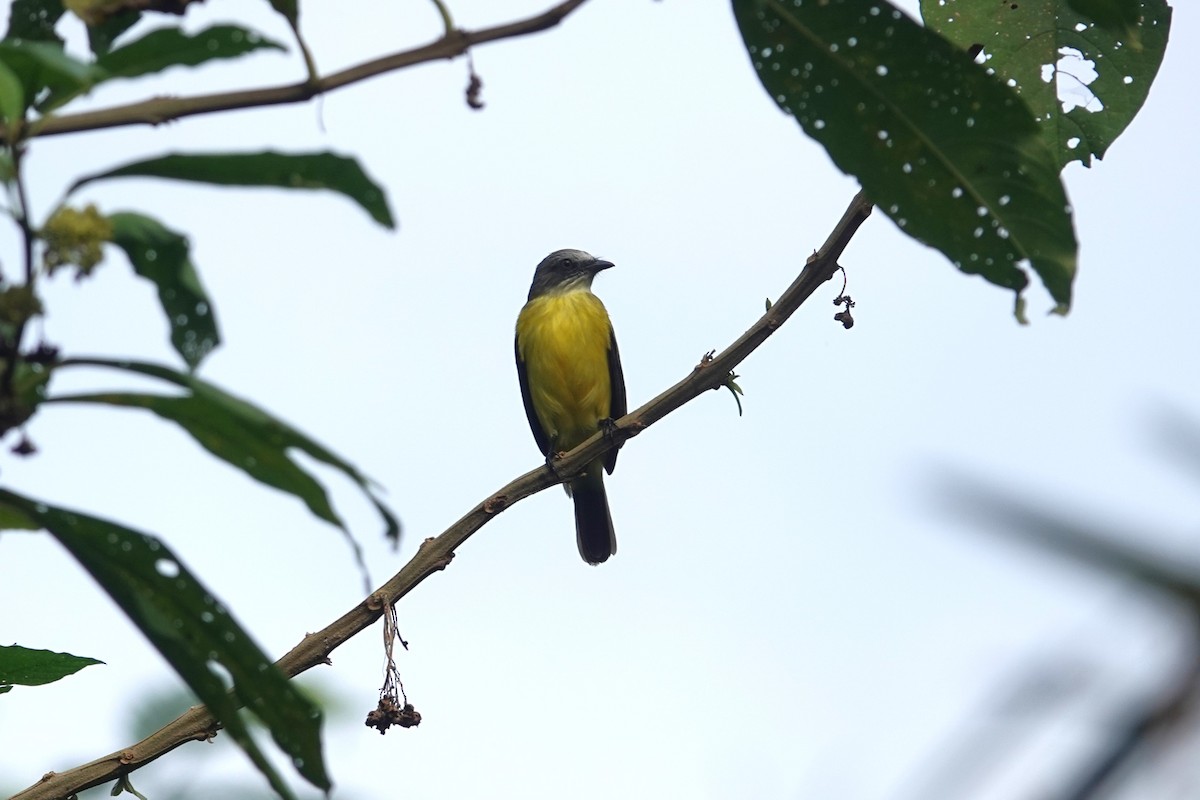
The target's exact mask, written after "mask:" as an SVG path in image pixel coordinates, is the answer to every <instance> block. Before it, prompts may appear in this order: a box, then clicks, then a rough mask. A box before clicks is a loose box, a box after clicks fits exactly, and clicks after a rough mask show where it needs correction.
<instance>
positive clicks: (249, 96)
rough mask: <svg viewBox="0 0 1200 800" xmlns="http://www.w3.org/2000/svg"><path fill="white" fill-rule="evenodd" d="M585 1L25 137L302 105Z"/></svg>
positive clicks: (540, 21)
mask: <svg viewBox="0 0 1200 800" xmlns="http://www.w3.org/2000/svg"><path fill="white" fill-rule="evenodd" d="M584 2H585V0H565V2H561V3H559V4H558V5H556V6H553V7H551V8H549V9H547V10H546V11H543V12H542V13H541V14H537V15H535V16H532V17H527V18H525V19H522V20H517V21H516V22H509V23H506V24H504V25H496V26H494V27H491V28H484V29H482V30H477V31H465V30H451V31H449V32H448V33H446V34H444V35H443V36H441V37H440V38H439V39H437V40H435V41H433V42H431V43H430V44H427V45H422V46H421V47H415V48H413V49H411V50H403V51H401V52H398V53H393V54H392V55H389V56H383V57H382V58H376V59H373V60H371V61H365V62H363V63H361V64H357V65H355V66H353V67H348V68H347V69H344V70H341V71H340V72H335V73H333V74H332V75H327V76H325V77H323V78H318V79H316V80H312V79H308V80H304V81H301V82H300V83H293V84H288V85H286V86H275V87H271V88H267V89H245V90H239V91H235V92H222V93H218V94H206V95H199V96H196V97H156V98H154V99H151V100H143V101H141V102H138V103H130V104H128V105H123V106H113V107H112V108H102V109H99V110H97V111H86V112H81V113H79V114H67V115H65V116H61V117H60V116H49V117H44V118H42V119H39V120H37V121H36V122H32V123H29V125H28V127H27V129H26V131H25V137H26V138H33V137H35V136H57V135H59V134H64V133H78V132H80V131H92V130H99V129H101V128H115V127H120V126H123V125H139V124H143V125H158V124H160V123H163V122H170V121H172V120H177V119H182V118H183V117H192V116H196V115H198V114H211V113H214V112H217V111H231V110H234V109H239V108H258V107H260V106H273V105H282V104H287V103H303V102H305V101H307V100H310V99H312V98H313V97H316V96H317V95H320V94H325V93H326V92H331V91H333V90H335V89H340V88H342V87H343V86H349V85H350V84H352V83H358V82H359V81H364V80H366V79H368V78H373V77H375V76H377V75H383V74H384V73H388V72H395V71H396V70H400V69H404V68H406V67H412V66H415V65H417V64H424V63H426V62H429V61H437V60H440V59H443V58H446V59H449V58H456V57H457V56H461V55H463V54H464V53H466V52H467V50H468V49H470V48H471V47H473V46H474V45H477V44H485V43H487V42H496V41H500V40H502V39H512V38H515V37H517V36H527V35H529V34H531V33H537V32H539V31H544V30H547V29H549V28H553V27H554V26H555V25H557V24H558V23H560V22H562V21H563V19H565V18H566V17H567V15H568V14H570V13H571V12H572V11H574V10H575V9H577V8H579V6H581V5H583V4H584ZM7 136H8V132H7V129H5V128H2V127H0V141H7Z"/></svg>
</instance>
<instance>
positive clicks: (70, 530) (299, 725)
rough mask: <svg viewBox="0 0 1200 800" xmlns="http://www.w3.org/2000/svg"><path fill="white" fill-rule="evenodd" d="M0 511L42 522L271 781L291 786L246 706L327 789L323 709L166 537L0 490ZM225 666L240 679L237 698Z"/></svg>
mask: <svg viewBox="0 0 1200 800" xmlns="http://www.w3.org/2000/svg"><path fill="white" fill-rule="evenodd" d="M0 506H7V507H9V508H12V509H14V510H15V511H17V512H19V513H21V514H23V515H25V516H28V517H29V518H31V519H33V520H36V521H37V522H38V524H40V525H41V526H42V527H44V528H45V529H46V530H47V531H49V532H50V534H51V535H52V536H54V538H55V539H57V540H58V541H59V543H60V544H62V546H63V547H65V548H66V549H67V551H68V552H70V554H71V555H72V556H73V557H74V558H75V560H77V561H78V562H79V563H80V565H81V566H82V567H83V568H84V569H86V570H87V571H88V572H89V573H90V574H91V576H92V577H93V578H95V580H96V582H97V583H98V584H100V587H101V588H102V589H104V591H105V592H107V593H108V595H109V597H111V598H112V599H113V601H114V602H116V604H117V605H118V606H119V607H120V608H121V610H122V611H123V612H125V615H126V616H128V617H129V619H130V621H131V622H133V624H135V625H136V626H137V627H138V628H139V629H140V630H141V631H142V633H143V634H145V636H146V638H147V639H149V640H150V643H151V644H153V645H154V647H155V648H157V649H158V651H159V653H161V654H162V656H163V658H165V659H166V660H167V662H168V663H169V664H170V665H171V666H172V667H173V668H174V669H175V671H176V672H177V673H179V676H180V677H181V678H183V680H184V681H185V682H186V683H187V685H188V686H189V687H190V688H191V690H192V691H193V692H195V693H196V696H197V697H199V698H200V699H201V700H202V701H203V702H204V704H205V705H207V706H208V708H209V710H210V711H211V712H212V714H213V716H214V717H216V718H217V719H218V720H219V721H220V722H221V724H222V725H223V726H224V727H225V729H226V730H227V731H229V733H230V735H231V736H232V737H233V738H234V740H235V741H236V742H237V743H238V744H239V745H240V746H241V748H242V749H243V750H244V751H245V752H246V754H247V755H248V756H250V758H251V760H252V761H253V762H254V764H255V765H256V766H257V767H258V769H259V771H261V772H262V773H263V774H264V775H265V776H266V777H267V778H268V780H269V781H270V783H271V786H272V788H274V789H275V791H276V792H277V793H278V794H279V795H281V796H282V797H289V798H290V797H292V793H291V792H290V790H289V789H288V788H287V784H285V783H284V782H283V779H282V778H281V777H280V776H279V774H278V772H276V770H275V768H274V767H273V766H272V765H271V763H270V762H269V761H268V760H267V758H266V756H265V755H264V754H263V753H262V751H261V750H260V749H259V747H258V745H257V744H256V743H255V742H254V740H253V739H252V738H251V736H250V732H249V729H248V727H247V725H246V720H244V719H243V718H242V716H241V714H240V713H239V710H238V708H239V706H241V705H244V706H245V707H246V708H248V709H249V710H250V711H252V712H254V715H255V716H257V717H258V718H259V719H260V720H262V721H263V723H264V724H265V725H266V726H267V727H268V729H270V731H271V737H272V738H273V739H274V740H275V743H276V744H277V745H279V747H280V749H282V750H283V751H284V752H285V753H287V754H288V756H289V757H290V758H291V760H292V762H293V763H294V764H295V765H296V768H297V769H298V770H299V771H300V773H301V774H302V775H303V776H304V777H305V778H307V779H308V780H309V782H311V783H312V784H313V785H315V786H318V787H320V788H322V789H325V790H328V789H329V786H330V781H329V775H328V774H327V773H326V771H325V764H324V761H323V759H322V755H321V713H320V710H319V709H317V707H316V706H314V705H313V704H312V702H311V701H309V700H308V698H306V697H305V696H304V695H302V694H301V693H300V692H299V691H297V689H296V687H295V686H293V685H292V683H291V681H289V680H288V679H287V677H286V676H285V675H284V674H283V673H282V672H280V671H279V670H278V669H277V668H276V667H275V665H274V664H272V663H271V660H270V659H269V658H267V656H266V654H265V653H263V651H262V650H261V649H260V648H259V646H258V645H257V644H255V642H254V641H253V640H252V639H251V638H250V636H249V635H248V634H247V633H246V631H245V630H243V629H242V627H241V626H240V625H239V624H238V623H237V621H236V620H234V618H233V617H232V616H231V615H230V613H229V611H228V610H227V609H226V608H225V607H224V606H223V605H222V604H221V602H220V601H219V600H218V599H217V598H216V597H214V596H213V594H212V593H211V592H210V591H209V590H208V589H207V588H206V587H205V586H204V585H203V584H202V583H200V581H199V580H198V579H197V578H196V576H194V575H193V574H192V573H191V571H189V570H188V568H187V567H186V566H184V565H183V562H182V561H180V559H179V557H178V556H176V555H175V553H173V552H172V551H171V549H170V548H168V547H167V546H166V544H164V543H163V542H162V541H161V540H160V539H157V538H155V537H153V536H149V535H147V534H144V533H139V532H138V531H135V530H132V529H130V528H126V527H125V526H123V525H117V524H116V523H113V522H109V521H107V520H103V519H99V518H97V517H92V516H89V515H87V514H83V513H80V512H78V511H70V510H67V509H64V508H56V507H55V506H52V505H49V504H47V503H42V502H37V501H34V500H31V499H30V498H28V497H23V496H21V495H19V494H16V493H14V492H10V491H6V490H2V489H0ZM216 665H219V666H220V667H221V668H223V669H224V670H225V672H226V673H228V675H229V677H230V678H232V679H233V691H232V693H230V692H229V691H228V687H226V686H225V682H224V681H223V680H222V677H221V675H220V674H219V673H218V672H217V671H216V670H215V669H214V666H216Z"/></svg>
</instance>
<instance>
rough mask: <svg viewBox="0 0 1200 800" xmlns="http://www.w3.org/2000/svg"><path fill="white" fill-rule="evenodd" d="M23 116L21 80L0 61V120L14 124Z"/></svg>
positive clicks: (23, 89) (23, 101)
mask: <svg viewBox="0 0 1200 800" xmlns="http://www.w3.org/2000/svg"><path fill="white" fill-rule="evenodd" d="M23 116H25V87H23V86H22V85H21V79H20V78H19V77H17V74H16V73H15V72H13V71H12V70H11V69H9V68H8V65H7V64H5V63H4V62H3V61H0V120H3V121H5V122H16V121H17V120H19V119H21V118H22V117H23Z"/></svg>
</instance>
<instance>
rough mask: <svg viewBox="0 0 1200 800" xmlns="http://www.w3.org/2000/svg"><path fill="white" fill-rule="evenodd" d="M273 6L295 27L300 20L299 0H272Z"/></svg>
mask: <svg viewBox="0 0 1200 800" xmlns="http://www.w3.org/2000/svg"><path fill="white" fill-rule="evenodd" d="M271 8H273V9H275V10H276V11H278V12H279V13H280V14H283V16H284V17H285V18H286V19H287V21H288V23H290V24H291V26H292V28H293V29H294V28H295V27H296V25H297V24H298V23H299V22H300V4H299V3H298V2H297V0H271Z"/></svg>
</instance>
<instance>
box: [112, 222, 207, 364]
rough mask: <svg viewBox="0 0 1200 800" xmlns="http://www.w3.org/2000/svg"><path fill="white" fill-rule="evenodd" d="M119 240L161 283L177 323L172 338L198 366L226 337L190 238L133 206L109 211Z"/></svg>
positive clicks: (139, 268) (138, 268) (138, 267)
mask: <svg viewBox="0 0 1200 800" xmlns="http://www.w3.org/2000/svg"><path fill="white" fill-rule="evenodd" d="M109 221H110V222H112V226H113V243H114V244H116V245H117V246H118V247H120V248H121V249H122V250H124V251H125V255H127V256H128V257H129V262H130V263H131V264H132V265H133V269H134V271H135V272H136V273H137V274H138V275H141V276H142V277H143V278H146V279H147V280H149V281H150V282H152V283H153V284H154V285H155V287H156V288H157V289H158V300H159V302H160V303H161V304H162V309H163V312H164V313H165V314H166V315H167V322H168V324H169V325H170V326H171V343H172V344H173V345H175V350H176V352H178V353H179V355H181V356H183V360H184V361H186V362H187V363H188V366H189V367H191V368H192V369H195V368H196V367H197V366H199V364H200V362H201V361H203V360H204V357H205V356H207V355H208V354H209V353H211V352H212V351H213V349H214V348H216V346H217V345H218V344H220V343H221V336H220V334H219V333H218V331H217V319H216V316H215V315H214V313H213V305H212V301H211V300H210V299H209V297H208V294H207V293H206V292H205V291H204V287H203V286H202V285H201V284H200V276H199V275H198V274H197V272H196V268H195V266H193V264H192V260H191V256H190V253H189V248H188V241H187V238H186V237H185V236H184V235H183V234H180V233H176V232H175V231H172V230H171V229H169V228H167V227H166V226H165V225H163V224H162V223H161V222H159V221H158V220H155V219H152V218H150V217H146V216H143V215H141V214H136V213H133V212H127V211H126V212H118V213H116V214H112V215H110V216H109Z"/></svg>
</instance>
